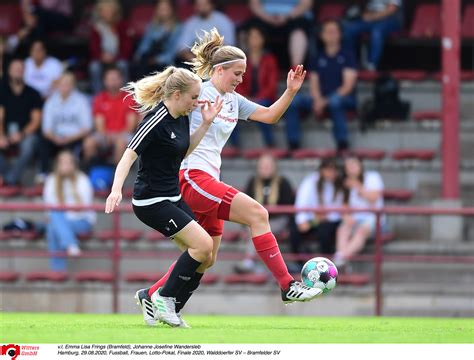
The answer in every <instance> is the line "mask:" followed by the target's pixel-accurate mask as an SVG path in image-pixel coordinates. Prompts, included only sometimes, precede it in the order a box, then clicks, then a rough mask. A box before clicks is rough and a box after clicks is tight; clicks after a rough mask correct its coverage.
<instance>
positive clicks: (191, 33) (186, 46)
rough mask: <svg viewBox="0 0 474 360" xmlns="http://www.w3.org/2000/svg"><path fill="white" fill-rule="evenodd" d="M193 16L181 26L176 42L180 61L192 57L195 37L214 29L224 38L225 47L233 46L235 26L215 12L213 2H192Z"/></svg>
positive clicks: (197, 0) (188, 59) (203, 0)
mask: <svg viewBox="0 0 474 360" xmlns="http://www.w3.org/2000/svg"><path fill="white" fill-rule="evenodd" d="M194 9H195V13H196V14H195V15H193V16H191V17H190V18H189V19H188V20H186V21H185V22H184V24H183V31H182V34H181V37H180V39H179V41H178V44H179V46H181V48H180V49H179V54H178V57H179V59H180V60H182V61H190V60H191V59H193V57H194V55H193V54H192V52H191V47H192V46H193V45H194V42H195V41H196V36H201V35H203V31H211V29H212V28H216V29H217V30H218V31H219V34H221V35H222V36H223V37H224V43H225V45H235V26H234V23H233V22H232V20H230V19H229V18H228V17H227V16H226V15H224V14H223V13H221V12H220V11H217V10H216V6H215V3H214V0H194Z"/></svg>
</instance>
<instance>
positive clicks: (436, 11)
mask: <svg viewBox="0 0 474 360" xmlns="http://www.w3.org/2000/svg"><path fill="white" fill-rule="evenodd" d="M409 36H410V37H412V38H436V37H440V36H441V6H440V5H439V4H420V5H418V6H417V8H416V10H415V16H414V18H413V21H412V25H411V28H410V32H409Z"/></svg>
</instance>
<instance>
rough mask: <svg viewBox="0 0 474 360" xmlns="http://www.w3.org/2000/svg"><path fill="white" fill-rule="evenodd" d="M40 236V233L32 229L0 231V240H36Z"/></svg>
mask: <svg viewBox="0 0 474 360" xmlns="http://www.w3.org/2000/svg"><path fill="white" fill-rule="evenodd" d="M40 237H41V234H39V233H38V232H36V231H34V230H32V231H20V230H13V231H0V240H8V239H23V240H37V239H39V238H40Z"/></svg>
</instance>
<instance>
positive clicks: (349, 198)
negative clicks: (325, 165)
mask: <svg viewBox="0 0 474 360" xmlns="http://www.w3.org/2000/svg"><path fill="white" fill-rule="evenodd" d="M343 186H344V203H345V204H347V205H349V206H350V207H351V208H369V207H374V208H377V209H378V208H381V207H383V194H382V192H383V187H384V185H383V180H382V177H381V176H380V174H379V173H378V172H376V171H364V167H363V165H362V162H361V161H360V159H358V158H357V157H348V158H347V159H346V160H345V162H344V178H343ZM383 220H384V219H383V218H382V221H383ZM375 227H376V216H375V214H374V213H371V212H354V213H351V214H346V215H344V216H343V221H342V224H341V226H340V227H339V229H338V231H337V242H336V254H335V256H334V261H335V263H336V265H344V263H345V262H346V261H347V260H350V259H351V257H352V256H354V255H355V254H357V253H359V252H360V251H361V250H362V249H363V247H364V245H365V243H366V241H367V239H369V238H370V237H371V236H373V235H374V232H375Z"/></svg>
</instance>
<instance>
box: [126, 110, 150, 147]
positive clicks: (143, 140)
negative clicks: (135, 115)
mask: <svg viewBox="0 0 474 360" xmlns="http://www.w3.org/2000/svg"><path fill="white" fill-rule="evenodd" d="M153 115H154V114H153ZM153 115H147V117H146V118H145V119H143V121H142V122H141V123H140V124H139V125H138V129H137V131H136V132H135V134H134V135H133V138H132V140H130V142H129V144H128V146H127V147H128V148H129V149H131V150H133V151H135V152H136V153H137V155H140V154H141V153H142V152H143V151H145V149H146V148H147V147H148V145H149V144H150V142H151V141H152V140H153V137H154V134H155V131H154V125H155V122H153V119H151V118H150V117H153ZM147 120H148V121H147Z"/></svg>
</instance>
